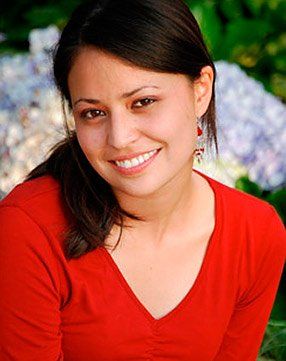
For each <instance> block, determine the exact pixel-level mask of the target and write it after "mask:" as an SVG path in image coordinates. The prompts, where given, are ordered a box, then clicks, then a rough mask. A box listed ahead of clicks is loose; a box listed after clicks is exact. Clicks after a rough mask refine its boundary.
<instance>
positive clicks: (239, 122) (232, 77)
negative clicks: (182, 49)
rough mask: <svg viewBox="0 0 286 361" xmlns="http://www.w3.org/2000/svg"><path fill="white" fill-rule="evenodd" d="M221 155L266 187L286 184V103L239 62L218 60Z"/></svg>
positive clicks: (224, 159)
mask: <svg viewBox="0 0 286 361" xmlns="http://www.w3.org/2000/svg"><path fill="white" fill-rule="evenodd" d="M215 66H216V69H217V72H218V77H217V83H216V86H217V90H216V99H217V116H218V123H217V124H218V139H219V147H220V156H221V159H222V160H223V161H224V162H229V161H232V160H233V159H235V160H236V162H238V164H241V165H243V166H244V167H245V168H246V169H247V172H248V175H249V178H250V179H251V180H252V181H254V182H256V183H258V184H259V185H260V186H261V187H262V188H264V189H267V190H272V189H276V188H279V187H282V186H285V185H286V152H285V149H286V106H285V104H283V103H282V102H281V101H280V100H279V99H278V98H276V97H275V96H273V95H272V94H270V93H267V92H266V91H265V90H264V88H263V86H262V84H261V83H260V82H258V81H257V80H255V79H253V78H251V77H249V76H247V75H246V74H245V73H244V72H243V71H242V70H241V69H240V68H239V66H238V65H236V64H229V63H226V62H224V61H218V62H216V64H215Z"/></svg>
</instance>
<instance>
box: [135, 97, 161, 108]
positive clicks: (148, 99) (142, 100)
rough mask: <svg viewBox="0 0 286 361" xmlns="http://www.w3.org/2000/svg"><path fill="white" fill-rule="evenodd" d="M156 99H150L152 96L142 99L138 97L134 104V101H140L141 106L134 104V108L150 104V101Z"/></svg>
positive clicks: (152, 101)
mask: <svg viewBox="0 0 286 361" xmlns="http://www.w3.org/2000/svg"><path fill="white" fill-rule="evenodd" d="M155 101H156V100H155V99H152V98H143V99H139V100H137V101H136V102H135V103H134V104H136V103H141V104H142V106H141V107H140V106H139V107H138V106H136V107H135V108H142V107H145V106H147V105H150V104H152V103H154V102H155Z"/></svg>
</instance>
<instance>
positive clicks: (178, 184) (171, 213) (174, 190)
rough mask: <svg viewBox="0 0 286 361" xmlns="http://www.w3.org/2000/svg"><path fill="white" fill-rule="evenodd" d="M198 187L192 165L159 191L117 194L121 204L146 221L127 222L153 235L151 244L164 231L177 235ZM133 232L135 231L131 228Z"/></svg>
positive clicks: (160, 238) (192, 204)
mask: <svg viewBox="0 0 286 361" xmlns="http://www.w3.org/2000/svg"><path fill="white" fill-rule="evenodd" d="M195 195H196V189H195V187H194V176H193V171H192V168H191V167H185V168H184V169H183V170H182V172H180V173H179V174H178V175H177V176H176V177H175V178H174V179H172V180H171V181H170V182H169V183H168V184H165V185H164V186H163V187H162V188H161V189H160V190H158V191H157V192H154V193H153V194H150V195H148V196H146V197H142V198H139V197H134V196H130V195H128V194H125V193H124V194H123V193H117V194H116V196H117V199H118V201H119V203H120V205H121V207H122V208H123V209H124V210H126V211H128V212H130V213H132V214H135V215H137V216H139V217H141V218H143V219H144V220H145V221H144V222H140V221H135V220H130V219H126V220H125V224H126V225H128V226H129V225H130V226H132V228H134V227H135V228H136V230H137V231H138V230H139V229H140V234H141V235H142V233H144V234H145V235H147V234H149V235H150V234H151V235H152V240H153V241H152V243H153V242H154V243H159V242H160V241H161V240H162V238H163V237H164V235H165V234H174V232H176V228H177V229H178V227H181V225H182V222H183V220H184V219H186V215H187V214H189V212H190V207H193V206H194V203H195V202H194V199H195ZM131 232H132V230H131Z"/></svg>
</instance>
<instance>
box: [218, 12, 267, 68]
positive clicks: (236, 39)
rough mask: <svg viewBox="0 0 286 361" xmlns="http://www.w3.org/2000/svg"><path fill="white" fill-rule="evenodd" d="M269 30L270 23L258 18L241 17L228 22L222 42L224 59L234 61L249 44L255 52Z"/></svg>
mask: <svg viewBox="0 0 286 361" xmlns="http://www.w3.org/2000/svg"><path fill="white" fill-rule="evenodd" d="M270 31H271V26H270V24H268V23H265V21H263V20H259V19H243V18H242V19H237V20H233V21H231V22H229V23H228V24H227V27H226V35H225V39H224V42H223V44H222V48H223V50H224V59H227V60H230V61H235V60H237V57H238V56H240V54H242V53H243V52H244V51H246V50H247V48H248V47H250V46H252V47H253V49H252V51H253V50H254V51H255V52H256V51H257V49H260V47H261V43H262V42H263V40H264V38H265V37H266V35H267V34H268V33H269V32H270Z"/></svg>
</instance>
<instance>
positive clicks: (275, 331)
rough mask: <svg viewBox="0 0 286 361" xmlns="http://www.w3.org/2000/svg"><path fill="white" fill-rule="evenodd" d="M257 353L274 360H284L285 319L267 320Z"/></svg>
mask: <svg viewBox="0 0 286 361" xmlns="http://www.w3.org/2000/svg"><path fill="white" fill-rule="evenodd" d="M259 355H260V356H264V357H267V359H268V357H271V359H272V360H275V361H284V360H286V321H276V320H270V321H269V322H268V325H267V328H266V332H265V335H264V338H263V342H262V346H261V349H260V351H259ZM267 359H266V360H267ZM262 360H263V359H261V361H262Z"/></svg>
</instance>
